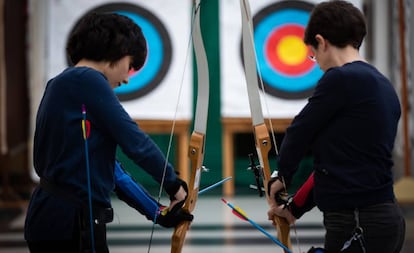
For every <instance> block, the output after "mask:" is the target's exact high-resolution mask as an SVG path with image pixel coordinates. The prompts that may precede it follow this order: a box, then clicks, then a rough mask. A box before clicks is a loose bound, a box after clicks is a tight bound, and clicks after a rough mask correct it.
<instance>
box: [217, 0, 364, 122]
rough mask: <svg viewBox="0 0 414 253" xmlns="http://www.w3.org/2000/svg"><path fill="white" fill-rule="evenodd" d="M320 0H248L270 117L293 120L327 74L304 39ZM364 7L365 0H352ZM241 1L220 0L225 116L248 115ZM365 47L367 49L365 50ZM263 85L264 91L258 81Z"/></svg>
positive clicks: (264, 103) (265, 110) (265, 106)
mask: <svg viewBox="0 0 414 253" xmlns="http://www.w3.org/2000/svg"><path fill="white" fill-rule="evenodd" d="M319 2H321V0H302V1H299V0H286V1H277V0H276V1H275V0H250V1H249V3H250V8H251V14H252V18H253V29H254V31H253V32H254V43H255V49H256V60H257V69H258V76H260V77H261V79H262V81H263V88H264V90H260V92H259V93H260V97H261V103H262V109H263V110H262V111H263V114H264V116H265V117H266V118H274V119H278V118H293V117H294V116H295V115H297V114H298V113H299V112H300V110H301V109H302V108H303V107H304V106H305V105H306V103H307V99H308V98H309V97H310V96H311V95H312V92H313V90H314V88H315V86H316V84H317V82H318V80H319V79H320V77H321V76H322V75H323V72H322V70H321V69H320V68H319V65H317V63H316V62H313V61H311V60H310V59H309V58H308V56H309V55H310V52H309V49H308V47H307V46H306V45H305V44H304V42H303V35H304V30H305V28H306V25H307V22H308V20H309V17H310V13H311V11H312V9H313V6H314V5H315V4H317V3H319ZM350 2H352V3H353V4H354V5H355V6H357V7H359V8H362V0H350ZM241 30H242V28H241V14H240V0H223V1H220V48H221V50H220V54H221V55H220V68H221V69H220V70H221V72H220V73H221V116H222V117H223V118H249V117H250V116H251V114H250V108H249V102H248V101H249V99H248V94H247V88H246V79H245V74H244V67H243V59H242V50H241V46H242V43H241V38H242V34H241ZM361 51H363V50H361ZM259 86H260V87H259V88H260V89H262V87H261V83H260V82H259Z"/></svg>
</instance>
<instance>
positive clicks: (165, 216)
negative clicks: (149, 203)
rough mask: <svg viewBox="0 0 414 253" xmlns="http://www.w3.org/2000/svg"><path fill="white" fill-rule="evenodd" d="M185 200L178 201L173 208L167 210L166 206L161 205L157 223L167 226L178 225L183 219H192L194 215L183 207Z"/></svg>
mask: <svg viewBox="0 0 414 253" xmlns="http://www.w3.org/2000/svg"><path fill="white" fill-rule="evenodd" d="M183 204H184V201H181V202H180V203H177V204H176V205H175V206H174V207H173V209H172V210H167V207H166V206H161V207H160V214H159V215H158V216H157V219H156V223H157V224H160V225H161V226H163V227H165V228H172V227H176V226H177V225H178V224H180V223H181V222H183V221H192V220H193V219H194V216H193V215H192V214H190V213H187V212H186V211H184V210H183V209H182V206H183Z"/></svg>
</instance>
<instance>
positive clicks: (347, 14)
mask: <svg viewBox="0 0 414 253" xmlns="http://www.w3.org/2000/svg"><path fill="white" fill-rule="evenodd" d="M366 33H367V28H366V23H365V17H364V15H363V14H362V12H361V11H360V10H359V9H358V8H357V7H355V6H354V5H352V4H351V3H349V2H346V1H342V0H333V1H327V2H322V3H320V4H318V5H316V6H315V8H314V9H313V11H312V13H311V16H310V19H309V22H308V25H307V27H306V30H305V37H304V42H305V44H306V45H311V46H313V47H315V48H317V47H318V42H317V41H316V39H315V36H316V35H317V34H320V35H322V37H324V38H325V39H327V40H328V41H329V42H330V43H331V44H333V45H334V46H337V47H340V48H343V47H345V46H347V45H351V46H352V47H354V48H356V49H359V47H360V46H361V44H362V41H363V39H364V37H365V35H366Z"/></svg>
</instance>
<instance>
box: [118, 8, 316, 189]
mask: <svg viewBox="0 0 414 253" xmlns="http://www.w3.org/2000/svg"><path fill="white" fill-rule="evenodd" d="M201 4H202V6H201V27H202V28H201V29H202V33H203V40H204V45H205V49H206V52H207V58H208V63H209V73H210V76H209V77H210V101H209V116H208V123H207V134H206V145H205V156H204V165H205V166H206V167H207V168H208V169H209V172H207V173H203V174H202V177H201V183H200V184H201V188H204V187H206V186H208V185H211V184H213V183H215V182H217V181H219V180H221V179H222V168H223V162H222V161H223V159H222V126H221V114H220V105H221V101H220V48H219V45H220V43H219V0H208V1H205V0H204V1H202V3H201ZM193 69H194V75H193V76H194V101H193V103H194V106H193V108H195V104H196V96H197V78H196V77H197V75H196V72H197V68H196V65H195V62H194V66H193ZM189 134H191V133H189ZM150 136H151V137H152V138H153V139H154V141H155V142H156V143H157V144H158V145H159V146H160V148H161V150H162V151H163V153H164V154H166V153H167V149H168V142H169V135H150ZM235 139H236V141H235V142H236V143H234V145H235V158H234V159H235V161H234V164H235V178H234V179H233V183H234V184H235V186H236V192H235V194H236V195H256V194H258V193H257V191H256V190H253V189H250V188H249V185H250V184H254V183H255V182H254V175H253V172H252V171H249V170H247V168H248V167H249V163H250V161H249V158H248V154H249V153H254V152H256V149H255V147H254V139H253V135H247V136H244V137H242V138H240V139H238V138H237V137H236V138H235ZM277 142H278V143H280V140H278V141H277ZM171 152H172V153H171V154H170V156H169V161H170V162H171V163H172V164H173V165H176V161H175V146H174V145H173V148H172V150H171ZM117 153H118V159H120V160H121V162H122V163H123V164H124V167H126V169H127V170H128V171H129V172H130V173H131V174H132V176H133V177H134V178H136V180H137V181H138V182H140V183H141V184H142V185H144V187H146V188H147V189H148V190H149V191H150V192H151V193H153V194H158V190H159V185H158V184H157V183H156V182H154V181H153V180H152V178H151V177H150V176H148V175H147V174H146V173H145V172H143V171H142V170H141V169H139V168H138V166H137V165H135V164H134V163H133V162H132V161H131V160H129V159H128V158H127V157H126V156H125V155H124V154H123V153H122V152H121V151H119V150H118V152H117ZM273 154H274V151H271V154H269V157H270V164H271V167H272V168H277V164H276V158H275V155H273ZM311 171H312V159H311V158H306V159H304V161H303V162H302V163H301V165H300V168H299V170H298V173H297V174H296V176H295V178H294V179H293V182H292V187H291V189H290V190H289V191H290V192H292V191H294V190H295V189H297V188H298V187H299V186H300V185H301V184H302V183H303V181H304V180H306V178H307V177H308V175H309V173H310V172H311ZM221 193H222V187H217V188H216V189H213V190H211V191H209V192H206V193H205V195H221Z"/></svg>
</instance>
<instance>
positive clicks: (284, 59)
mask: <svg viewBox="0 0 414 253" xmlns="http://www.w3.org/2000/svg"><path fill="white" fill-rule="evenodd" d="M312 8H313V4H311V3H309V2H303V1H281V2H276V3H273V4H270V5H268V6H266V7H264V8H263V9H261V10H260V11H259V12H257V13H256V14H255V15H254V17H253V23H254V39H255V45H256V53H257V60H258V66H259V67H260V68H259V71H260V74H261V77H262V79H263V82H264V87H265V90H266V92H267V93H269V94H271V95H273V96H276V97H280V98H285V99H303V98H306V97H309V96H310V95H311V94H312V91H313V88H314V86H315V85H316V83H317V81H318V80H319V78H320V77H321V76H322V74H323V73H322V71H321V70H320V68H319V66H318V65H317V64H316V63H315V62H313V61H311V60H310V59H309V58H308V55H309V52H308V51H309V49H308V47H307V46H306V45H305V44H304V43H303V36H304V31H305V27H306V24H307V22H308V20H309V16H310V12H311V10H312Z"/></svg>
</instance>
